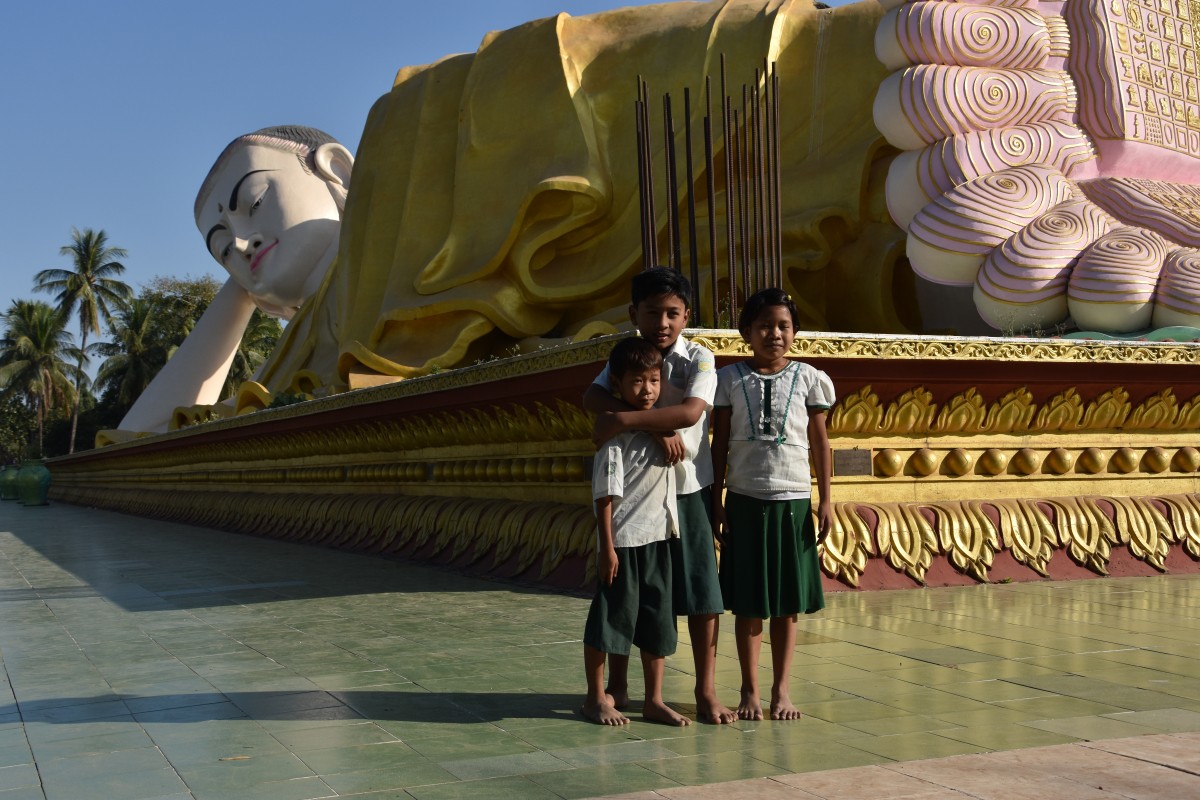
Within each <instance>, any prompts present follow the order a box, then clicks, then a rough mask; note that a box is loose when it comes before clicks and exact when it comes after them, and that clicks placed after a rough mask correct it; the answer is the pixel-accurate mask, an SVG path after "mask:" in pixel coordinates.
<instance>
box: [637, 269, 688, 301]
mask: <svg viewBox="0 0 1200 800" xmlns="http://www.w3.org/2000/svg"><path fill="white" fill-rule="evenodd" d="M630 289H631V290H632V291H631V295H632V296H631V299H630V302H631V303H633V305H635V306H636V305H638V304H639V303H641V302H642V301H643V300H648V299H650V298H651V297H662V296H663V295H664V294H665V295H670V296H671V297H677V298H679V299H680V300H682V301H683V307H684V308H689V309H690V308H691V307H692V283H691V281H689V280H688V279H687V278H685V277H683V273H681V272H678V271H677V270H673V269H671V268H670V267H651V268H650V269H646V270H642V271H641V272H639V273H638V274H636V275H634V276H633V280H632V281H631V282H630Z"/></svg>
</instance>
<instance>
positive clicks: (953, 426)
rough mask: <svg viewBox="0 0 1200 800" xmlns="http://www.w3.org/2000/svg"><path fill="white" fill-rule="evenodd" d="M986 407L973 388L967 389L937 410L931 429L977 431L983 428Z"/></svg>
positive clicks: (947, 431) (955, 431)
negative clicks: (935, 419)
mask: <svg viewBox="0 0 1200 800" xmlns="http://www.w3.org/2000/svg"><path fill="white" fill-rule="evenodd" d="M986 418H987V407H986V406H985V405H984V403H983V398H982V397H980V396H979V392H978V391H976V390H975V389H967V390H966V391H965V392H962V393H961V394H956V395H954V397H951V398H950V402H948V403H946V404H945V405H944V406H942V408H941V410H940V411H938V412H937V422H935V423H934V425H933V428H932V430H934V431H936V432H938V433H978V432H980V431H981V430H983V423H984V420H985V419H986Z"/></svg>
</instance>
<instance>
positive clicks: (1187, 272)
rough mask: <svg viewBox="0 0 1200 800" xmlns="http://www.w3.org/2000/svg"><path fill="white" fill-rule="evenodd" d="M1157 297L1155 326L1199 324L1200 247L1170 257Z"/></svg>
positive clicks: (1182, 250) (1180, 251) (1179, 251)
mask: <svg viewBox="0 0 1200 800" xmlns="http://www.w3.org/2000/svg"><path fill="white" fill-rule="evenodd" d="M1154 300H1155V303H1156V306H1155V309H1154V325H1155V327H1159V328H1163V327H1167V326H1168V325H1189V326H1193V327H1196V326H1200V250H1197V249H1194V248H1190V247H1188V248H1183V249H1180V250H1176V251H1175V252H1173V253H1171V254H1170V255H1169V256H1167V263H1166V265H1165V266H1164V267H1163V272H1162V277H1161V278H1160V279H1159V281H1158V294H1157V295H1155V298H1154Z"/></svg>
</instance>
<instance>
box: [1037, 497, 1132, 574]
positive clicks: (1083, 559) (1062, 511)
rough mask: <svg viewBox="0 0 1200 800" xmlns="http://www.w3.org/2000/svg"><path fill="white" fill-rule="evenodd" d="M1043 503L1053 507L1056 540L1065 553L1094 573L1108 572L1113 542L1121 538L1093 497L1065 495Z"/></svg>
mask: <svg viewBox="0 0 1200 800" xmlns="http://www.w3.org/2000/svg"><path fill="white" fill-rule="evenodd" d="M1044 502H1046V503H1048V504H1049V505H1051V506H1053V507H1054V508H1055V510H1056V513H1055V519H1056V522H1057V528H1058V536H1059V541H1060V542H1062V543H1063V546H1065V547H1066V549H1067V555H1069V556H1070V557H1071V558H1072V559H1074V560H1075V562H1076V563H1078V564H1080V565H1082V566H1084V567H1087V568H1088V569H1090V570H1092V571H1093V572H1097V573H1099V574H1101V575H1107V574H1108V562H1109V559H1110V557H1111V556H1112V545H1114V544H1117V543H1118V542H1120V541H1121V538H1120V533H1119V532H1118V530H1117V529H1116V528H1114V527H1113V524H1112V521H1111V520H1109V518H1108V516H1107V515H1105V513H1104V512H1103V511H1102V510H1101V509H1100V507H1099V506H1097V505H1096V503H1095V500H1094V499H1093V498H1086V497H1082V498H1081V497H1066V498H1058V499H1055V500H1046V501H1044Z"/></svg>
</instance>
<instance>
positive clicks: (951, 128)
mask: <svg viewBox="0 0 1200 800" xmlns="http://www.w3.org/2000/svg"><path fill="white" fill-rule="evenodd" d="M893 93H894V97H893V96H892V94H893ZM1074 97H1075V93H1074V86H1073V85H1072V81H1071V76H1070V75H1068V74H1067V73H1066V72H1060V71H1057V70H1045V69H1038V70H1023V71H1020V72H1015V71H1014V72H1009V71H1005V70H997V69H987V68H984V67H945V66H940V65H933V66H931V65H928V64H923V65H921V66H917V67H910V68H909V69H906V70H904V71H903V72H898V73H893V74H892V75H891V76H889V77H888V78H887V79H885V80H884V82H883V85H882V86H881V87H880V90H879V94H878V95H876V102H875V122H876V125H877V126H879V129H880V130H881V131H883V134H884V135H885V136H887V138H888V140H889V141H891V142H892V143H893V144H897V145H898V146H902V147H903V148H904V149H907V150H915V149H916V148H917V147H920V146H922V145H925V144H932V143H933V142H936V141H937V140H938V139H944V138H946V137H947V136H953V135H955V134H960V133H968V132H970V131H977V130H987V129H990V128H1000V127H1006V126H1010V125H1023V124H1026V123H1030V122H1044V121H1047V120H1063V121H1068V122H1069V121H1070V118H1071V114H1072V112H1073V111H1074ZM893 103H894V104H898V106H899V108H898V113H896V112H897V109H895V108H893ZM910 145H911V146H910Z"/></svg>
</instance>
